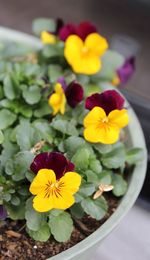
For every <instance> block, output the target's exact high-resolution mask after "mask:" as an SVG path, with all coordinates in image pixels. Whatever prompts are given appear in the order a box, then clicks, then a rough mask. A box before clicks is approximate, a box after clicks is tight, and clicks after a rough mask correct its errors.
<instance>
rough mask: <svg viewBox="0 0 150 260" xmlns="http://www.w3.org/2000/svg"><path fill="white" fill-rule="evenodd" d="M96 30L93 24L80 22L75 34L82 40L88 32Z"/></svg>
mask: <svg viewBox="0 0 150 260" xmlns="http://www.w3.org/2000/svg"><path fill="white" fill-rule="evenodd" d="M94 32H97V29H96V27H95V25H94V24H92V23H90V22H82V23H80V24H79V25H78V27H77V35H78V36H79V37H80V38H81V39H82V40H83V41H84V40H85V38H86V37H87V36H88V35H89V34H90V33H94Z"/></svg>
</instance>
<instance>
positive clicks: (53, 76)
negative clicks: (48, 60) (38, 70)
mask: <svg viewBox="0 0 150 260" xmlns="http://www.w3.org/2000/svg"><path fill="white" fill-rule="evenodd" d="M62 73H63V71H62V67H61V66H60V65H50V66H49V67H48V76H49V78H50V82H52V83H53V82H56V80H57V79H58V78H59V77H60V76H62Z"/></svg>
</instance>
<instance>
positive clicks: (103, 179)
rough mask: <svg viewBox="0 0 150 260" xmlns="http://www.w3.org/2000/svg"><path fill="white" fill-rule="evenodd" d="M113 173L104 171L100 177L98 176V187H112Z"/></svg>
mask: <svg viewBox="0 0 150 260" xmlns="http://www.w3.org/2000/svg"><path fill="white" fill-rule="evenodd" d="M111 176H112V172H111V171H106V170H103V171H102V172H101V173H100V175H99V176H98V185H99V184H100V183H103V184H107V185H110V184H111V182H112V177H111Z"/></svg>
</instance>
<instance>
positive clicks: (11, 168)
mask: <svg viewBox="0 0 150 260" xmlns="http://www.w3.org/2000/svg"><path fill="white" fill-rule="evenodd" d="M5 172H6V174H7V175H12V174H13V173H14V161H13V160H11V159H9V160H8V161H7V162H6V164H5Z"/></svg>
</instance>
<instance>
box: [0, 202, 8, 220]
mask: <svg viewBox="0 0 150 260" xmlns="http://www.w3.org/2000/svg"><path fill="white" fill-rule="evenodd" d="M6 218H7V211H6V209H5V207H4V206H3V205H0V220H4V219H6Z"/></svg>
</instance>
